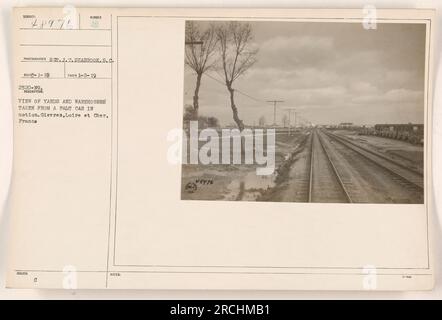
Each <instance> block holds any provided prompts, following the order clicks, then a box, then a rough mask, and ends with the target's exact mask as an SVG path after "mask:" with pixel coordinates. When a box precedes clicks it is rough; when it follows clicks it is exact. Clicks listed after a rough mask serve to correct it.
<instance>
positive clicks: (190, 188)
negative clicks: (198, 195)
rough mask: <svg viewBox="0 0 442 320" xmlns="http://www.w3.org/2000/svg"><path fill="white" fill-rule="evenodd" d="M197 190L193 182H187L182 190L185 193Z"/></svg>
mask: <svg viewBox="0 0 442 320" xmlns="http://www.w3.org/2000/svg"><path fill="white" fill-rule="evenodd" d="M197 189H198V187H197V186H196V183H195V182H189V183H187V184H186V186H185V187H184V190H185V191H186V192H187V193H194V192H195V191H196V190H197Z"/></svg>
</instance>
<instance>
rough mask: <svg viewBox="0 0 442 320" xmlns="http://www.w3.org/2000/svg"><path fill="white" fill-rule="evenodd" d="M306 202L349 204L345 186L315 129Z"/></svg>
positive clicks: (349, 199)
mask: <svg viewBox="0 0 442 320" xmlns="http://www.w3.org/2000/svg"><path fill="white" fill-rule="evenodd" d="M309 167H310V171H309V176H310V179H309V184H308V202H335V203H342V202H347V203H351V202H353V201H352V198H351V197H350V194H349V192H348V190H347V185H348V183H346V182H345V181H344V179H343V178H342V177H341V175H340V173H339V171H338V170H337V168H336V165H335V164H334V162H333V160H332V158H331V156H330V154H329V152H328V151H327V148H326V147H325V145H324V142H323V140H322V138H321V136H320V135H319V134H318V132H316V129H314V130H312V133H311V144H310V163H309Z"/></svg>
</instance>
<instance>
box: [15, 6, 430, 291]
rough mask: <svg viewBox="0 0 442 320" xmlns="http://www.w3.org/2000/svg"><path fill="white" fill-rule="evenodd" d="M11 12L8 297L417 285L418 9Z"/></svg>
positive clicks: (424, 224)
mask: <svg viewBox="0 0 442 320" xmlns="http://www.w3.org/2000/svg"><path fill="white" fill-rule="evenodd" d="M12 20H13V35H12V41H13V56H12V57H13V60H14V61H13V70H14V80H13V86H12V89H13V108H14V110H13V114H14V157H13V158H14V163H13V178H12V190H11V199H10V203H11V209H10V210H11V212H10V213H11V226H10V227H11V232H10V234H11V237H10V246H9V249H10V250H9V255H8V257H9V259H8V274H7V285H8V287H12V288H65V289H75V288H109V289H122V288H125V289H245V290H298V289H305V290H428V289H431V288H432V287H433V279H434V278H433V273H434V265H433V260H432V240H431V233H432V232H431V228H432V192H433V190H432V176H431V172H432V170H431V150H432V127H431V126H432V84H433V73H432V70H433V61H434V56H433V47H434V46H433V44H434V43H433V42H434V26H435V22H434V11H432V10H421V9H420V10H413V9H404V10H391V9H390V10H387V9H384V10H383V9H376V8H375V7H370V6H367V7H364V8H361V9H352V10H344V9H334V10H328V9H327V10H326V9H309V10H307V9H305V10H303V9H284V10H282V9H234V10H233V9H232V10H230V9H171V8H168V9H159V8H155V9H150V8H136V9H135V8H134V9H130V8H77V7H73V6H66V7H57V8H31V7H24V8H15V10H14V11H13V19H12Z"/></svg>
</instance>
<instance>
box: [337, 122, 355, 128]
mask: <svg viewBox="0 0 442 320" xmlns="http://www.w3.org/2000/svg"><path fill="white" fill-rule="evenodd" d="M338 127H339V128H344V129H345V128H351V127H353V123H352V122H341V123H340V124H339V126H338Z"/></svg>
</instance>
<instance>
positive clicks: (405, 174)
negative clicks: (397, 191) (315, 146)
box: [321, 131, 424, 190]
mask: <svg viewBox="0 0 442 320" xmlns="http://www.w3.org/2000/svg"><path fill="white" fill-rule="evenodd" d="M321 132H323V133H324V134H325V135H327V136H328V137H329V138H330V139H333V140H334V141H336V142H338V143H340V144H341V145H343V146H345V147H347V148H349V149H351V150H352V151H354V152H356V153H358V154H359V155H360V156H362V157H363V158H364V159H367V160H369V161H370V162H372V163H374V164H375V165H376V166H378V167H380V168H382V169H383V170H386V171H388V172H389V173H390V174H391V175H392V176H393V177H395V180H396V181H397V182H399V183H401V184H403V185H404V186H411V187H413V188H417V189H419V190H423V188H424V186H423V185H424V181H423V175H422V173H421V172H419V171H417V170H414V169H412V168H408V167H406V166H405V165H403V164H401V163H398V162H396V161H394V160H392V159H390V158H388V157H386V156H384V155H382V154H379V153H378V152H375V151H373V150H370V149H367V148H365V147H362V146H360V145H358V144H356V143H354V142H353V141H350V140H348V139H347V138H344V137H341V136H338V135H336V134H334V133H331V132H328V131H321Z"/></svg>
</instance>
